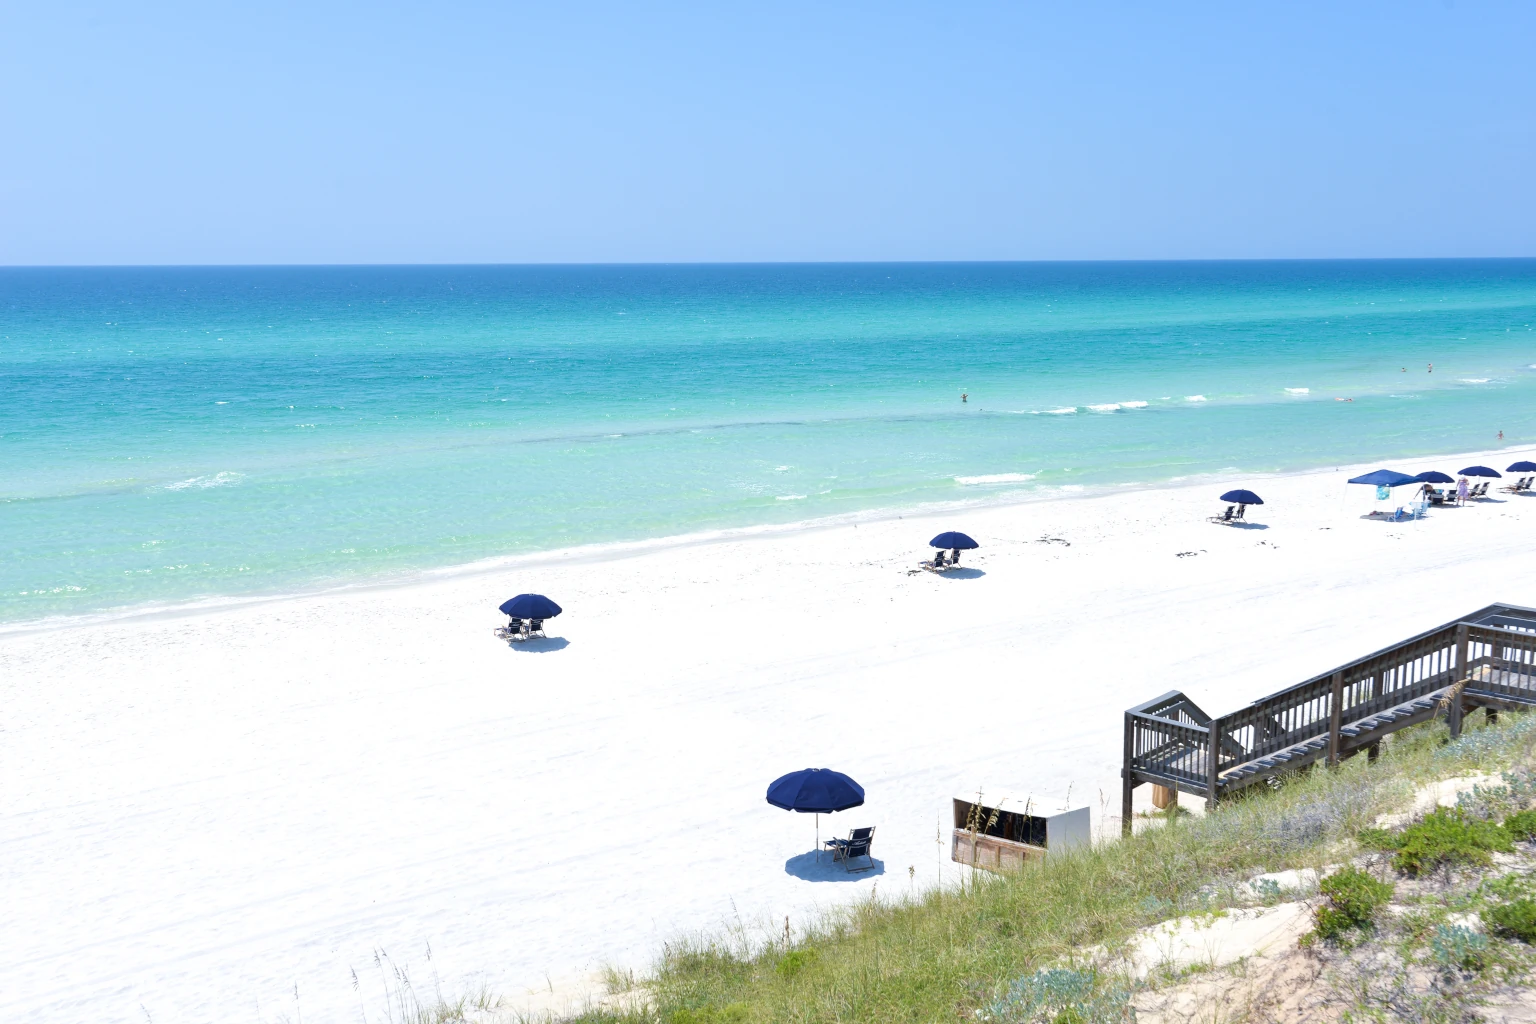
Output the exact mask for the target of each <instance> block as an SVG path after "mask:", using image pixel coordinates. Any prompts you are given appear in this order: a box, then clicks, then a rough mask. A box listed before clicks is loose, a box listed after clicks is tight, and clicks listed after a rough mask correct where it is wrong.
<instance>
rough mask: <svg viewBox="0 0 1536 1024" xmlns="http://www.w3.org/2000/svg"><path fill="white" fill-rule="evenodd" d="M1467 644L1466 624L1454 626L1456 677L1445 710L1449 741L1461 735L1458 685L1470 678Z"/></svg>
mask: <svg viewBox="0 0 1536 1024" xmlns="http://www.w3.org/2000/svg"><path fill="white" fill-rule="evenodd" d="M1470 646H1471V645H1470V644H1469V643H1468V642H1467V624H1466V623H1465V622H1459V623H1457V624H1456V676H1455V678H1454V679H1453V680H1452V681H1451V682H1452V686H1451V692H1450V706H1449V707H1447V708H1446V712H1445V718H1446V722H1447V723H1448V724H1449V725H1450V727H1451V739H1453V740H1454V739H1456V738H1457V737H1459V736H1460V735H1461V688H1460V685H1459V684H1460V683H1461V682H1462V681H1463V680H1465V679H1470V678H1471V677H1472V667H1471V665H1469V664H1468V661H1467V656H1468V654H1469V653H1470V652H1469V650H1468V648H1469V647H1470Z"/></svg>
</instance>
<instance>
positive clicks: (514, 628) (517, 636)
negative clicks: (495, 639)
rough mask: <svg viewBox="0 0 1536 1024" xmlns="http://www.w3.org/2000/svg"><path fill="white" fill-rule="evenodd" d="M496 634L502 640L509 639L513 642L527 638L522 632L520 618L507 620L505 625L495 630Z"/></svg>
mask: <svg viewBox="0 0 1536 1024" xmlns="http://www.w3.org/2000/svg"><path fill="white" fill-rule="evenodd" d="M496 635H497V636H499V637H501V638H502V639H503V640H511V641H513V642H517V641H521V640H526V639H528V636H527V634H525V633H524V632H523V620H522V619H511V620H509V621H508V622H507V624H506V625H505V626H501V627H499V628H498V629H497V630H496Z"/></svg>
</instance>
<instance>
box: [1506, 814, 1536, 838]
mask: <svg viewBox="0 0 1536 1024" xmlns="http://www.w3.org/2000/svg"><path fill="white" fill-rule="evenodd" d="M1504 830H1505V831H1506V832H1508V833H1509V834H1510V835H1511V836H1513V837H1514V838H1516V839H1536V811H1521V812H1520V813H1519V814H1511V815H1510V816H1509V817H1508V818H1505V819H1504Z"/></svg>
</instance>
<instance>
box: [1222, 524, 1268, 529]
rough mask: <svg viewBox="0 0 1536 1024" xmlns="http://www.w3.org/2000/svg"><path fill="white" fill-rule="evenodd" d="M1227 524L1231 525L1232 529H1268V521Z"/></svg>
mask: <svg viewBox="0 0 1536 1024" xmlns="http://www.w3.org/2000/svg"><path fill="white" fill-rule="evenodd" d="M1228 525H1230V526H1231V527H1232V529H1234V530H1267V529H1269V524H1268V523H1230V524H1228Z"/></svg>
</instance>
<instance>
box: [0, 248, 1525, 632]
mask: <svg viewBox="0 0 1536 1024" xmlns="http://www.w3.org/2000/svg"><path fill="white" fill-rule="evenodd" d="M1533 325H1536V260H1486V261H1480V260H1449V261H1337V262H1336V261H1320V262H1293V261H1287V262H1212V263H1071V264H1038V263H1036V264H931V265H923V264H893V265H876V264H868V265H768V266H736V265H728V266H608V267H602V266H591V267H583V266H559V267H556V266H550V267H332V268H312V267H305V268H153V269H131V268H122V269H41V268H39V269H26V268H18V269H0V397H3V402H0V620H5V621H16V620H25V619H32V618H37V617H42V616H47V615H56V614H71V613H78V612H87V611H93V610H100V609H104V608H112V607H119V606H133V605H139V604H146V603H157V602H167V601H181V600H187V599H193V598H198V597H203V596H213V595H233V594H245V593H254V592H282V591H287V590H294V589H300V588H304V587H309V586H313V585H317V584H326V583H332V582H339V581H347V580H355V579H361V578H368V577H373V576H377V575H380V574H387V573H393V572H400V571H407V570H412V569H418V568H425V567H432V566H442V565H451V564H456V563H464V562H470V561H473V560H476V559H480V558H485V557H488V556H494V555H501V554H512V553H517V552H527V551H535V550H541V549H549V548H555V547H564V546H568V545H574V544H582V543H590V542H600V541H614V540H627V539H640V538H647V537H655V536H662V535H670V534H682V533H688V532H693V531H697V530H702V529H711V528H718V527H730V526H745V525H752V524H764V523H777V522H788V521H794V520H801V519H810V518H816V517H821V516H827V515H834V514H839V513H849V512H858V511H864V510H873V509H887V508H900V507H910V506H916V505H921V504H925V503H931V502H953V501H971V500H983V501H985V500H1002V499H1008V498H1016V497H1021V496H1027V495H1031V494H1033V495H1037V496H1049V495H1052V494H1057V493H1064V492H1062V491H1061V490H1060V489H1061V488H1079V487H1081V488H1087V489H1092V488H1095V487H1103V486H1113V485H1120V484H1126V483H1131V482H1135V483H1140V484H1153V483H1157V482H1159V481H1168V480H1172V479H1176V478H1180V477H1187V476H1190V475H1193V474H1199V473H1206V472H1215V471H1220V470H1226V469H1232V468H1235V469H1237V470H1240V471H1248V472H1274V471H1285V470H1297V469H1304V468H1308V467H1313V466H1320V465H1335V464H1340V463H1344V462H1359V461H1367V460H1380V461H1382V462H1384V463H1392V462H1393V460H1399V461H1401V460H1402V459H1404V458H1405V457H1409V456H1413V455H1416V454H1428V453H1437V452H1448V451H1455V450H1468V449H1475V448H1488V447H1494V446H1496V445H1497V443H1498V442H1497V441H1496V440H1495V438H1496V435H1497V432H1498V431H1499V430H1503V431H1504V433H1505V438H1506V441H1505V443H1506V444H1510V445H1514V444H1519V443H1521V442H1536V402H1533V398H1536V369H1533V364H1536V333H1533ZM1430 363H1433V364H1434V371H1433V373H1430V372H1428V364H1430ZM1405 371H1406V372H1405ZM962 393H964V394H967V395H968V396H969V398H968V401H966V402H964V403H962V402H961V400H960V396H961V395H962ZM1341 398H1348V399H1352V401H1348V402H1342V401H1338V399H1341ZM1402 468H1409V467H1407V466H1406V465H1404V466H1403V467H1402ZM1442 468H1445V467H1442ZM1450 468H1451V469H1452V470H1454V469H1455V468H1457V467H1450Z"/></svg>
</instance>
